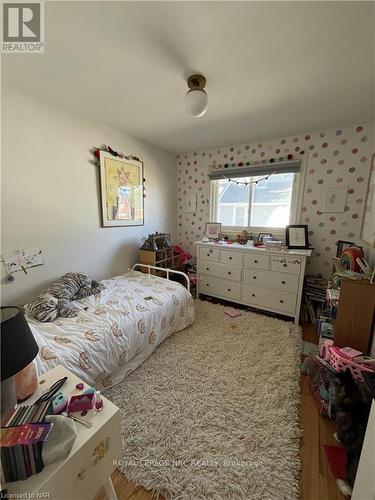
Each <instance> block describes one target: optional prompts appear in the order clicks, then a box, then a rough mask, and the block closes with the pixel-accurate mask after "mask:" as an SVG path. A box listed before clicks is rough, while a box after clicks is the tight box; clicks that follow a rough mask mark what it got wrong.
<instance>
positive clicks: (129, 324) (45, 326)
mask: <svg viewBox="0 0 375 500" xmlns="http://www.w3.org/2000/svg"><path fill="white" fill-rule="evenodd" d="M101 283H103V285H104V286H105V289H104V290H103V291H102V292H100V293H99V294H97V295H94V296H91V297H87V298H85V299H82V300H79V301H76V302H75V305H77V306H78V307H79V312H78V316H76V317H74V318H61V317H58V318H57V319H56V320H55V321H53V322H51V323H41V322H39V321H38V320H36V319H35V318H33V317H32V316H30V315H29V314H28V312H27V308H26V319H27V321H28V323H29V325H30V328H31V331H32V333H33V335H34V337H35V339H36V342H37V343H38V345H39V354H38V356H37V358H36V364H37V369H38V372H39V374H43V373H45V372H46V371H48V370H50V369H51V368H53V367H54V366H56V365H59V364H61V365H64V366H65V367H66V368H68V369H69V370H70V371H72V372H73V373H75V374H76V375H77V376H78V377H80V378H81V379H82V380H84V381H85V382H86V383H87V384H89V385H91V386H95V387H96V388H97V389H99V390H101V391H103V390H105V389H108V388H109V387H112V386H113V385H115V384H118V383H119V382H121V381H122V380H124V379H125V378H126V377H128V376H129V375H130V373H131V372H132V371H133V370H135V368H137V366H139V365H140V364H141V363H143V361H145V360H146V359H147V358H148V357H149V356H150V355H151V354H152V352H153V351H154V350H155V348H156V347H157V346H158V345H159V344H160V343H161V342H162V341H163V340H164V339H166V338H167V337H168V336H169V335H171V334H172V333H174V332H178V331H180V330H183V329H184V328H186V327H187V326H189V325H191V324H192V323H193V321H194V301H193V298H192V296H191V295H190V293H189V292H188V291H187V290H186V288H184V287H183V286H182V285H180V284H179V283H176V282H174V281H170V280H167V279H164V278H160V277H157V276H153V275H145V274H143V273H140V272H136V271H129V272H127V273H125V274H124V275H121V276H116V277H114V278H111V279H107V280H103V281H102V282H101Z"/></svg>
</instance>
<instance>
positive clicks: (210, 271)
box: [198, 262, 241, 281]
mask: <svg viewBox="0 0 375 500" xmlns="http://www.w3.org/2000/svg"><path fill="white" fill-rule="evenodd" d="M198 272H199V275H201V274H207V275H208V276H216V277H217V278H226V279H228V280H232V281H241V268H240V267H235V266H227V265H225V264H218V263H216V262H200V263H199V266H198Z"/></svg>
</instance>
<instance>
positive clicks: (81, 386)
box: [76, 382, 85, 391]
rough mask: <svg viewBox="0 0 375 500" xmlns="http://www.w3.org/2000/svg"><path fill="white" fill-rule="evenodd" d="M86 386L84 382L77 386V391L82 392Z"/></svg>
mask: <svg viewBox="0 0 375 500" xmlns="http://www.w3.org/2000/svg"><path fill="white" fill-rule="evenodd" d="M84 387H85V386H84V384H83V383H82V382H80V383H79V384H77V385H76V389H79V390H80V391H82V389H83V388H84Z"/></svg>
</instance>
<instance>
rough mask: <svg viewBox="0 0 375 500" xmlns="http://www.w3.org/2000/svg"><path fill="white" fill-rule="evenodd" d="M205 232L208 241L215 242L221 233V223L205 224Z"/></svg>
mask: <svg viewBox="0 0 375 500" xmlns="http://www.w3.org/2000/svg"><path fill="white" fill-rule="evenodd" d="M205 232H206V235H207V236H208V238H209V239H210V240H217V239H218V238H219V237H220V233H221V222H206V229H205Z"/></svg>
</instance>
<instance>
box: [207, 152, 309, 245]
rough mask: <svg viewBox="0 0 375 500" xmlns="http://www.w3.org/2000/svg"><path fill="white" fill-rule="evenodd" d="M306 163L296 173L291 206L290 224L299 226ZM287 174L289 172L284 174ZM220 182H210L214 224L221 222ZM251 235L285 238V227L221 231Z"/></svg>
mask: <svg viewBox="0 0 375 500" xmlns="http://www.w3.org/2000/svg"><path fill="white" fill-rule="evenodd" d="M306 163H307V158H306V157H305V158H303V159H301V164H300V170H299V172H296V173H294V180H293V188H292V201H291V205H290V220H289V224H299V223H300V222H301V217H302V200H303V192H304V186H305V177H306ZM284 173H287V172H284ZM217 191H218V182H217V180H212V181H210V220H211V221H212V222H219V221H218V220H217V214H218V192H217ZM253 192H254V191H253V189H250V194H249V221H250V218H251V213H250V212H251V210H250V208H251V203H252V198H253ZM244 230H246V231H248V232H251V233H264V232H269V233H272V234H273V235H274V236H277V237H280V238H281V237H282V238H285V227H267V226H224V225H223V226H222V228H221V231H222V233H224V234H229V235H230V234H231V233H235V234H238V233H240V232H242V231H244Z"/></svg>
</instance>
